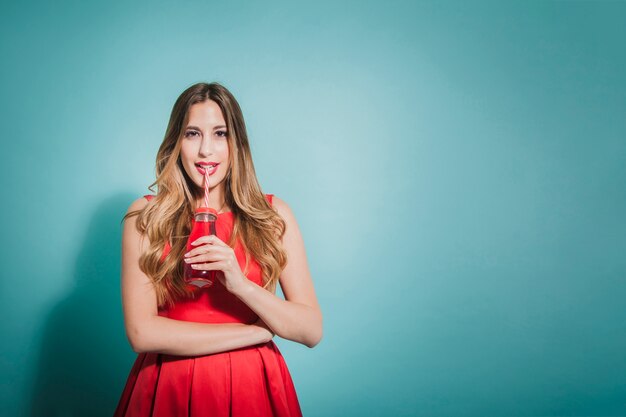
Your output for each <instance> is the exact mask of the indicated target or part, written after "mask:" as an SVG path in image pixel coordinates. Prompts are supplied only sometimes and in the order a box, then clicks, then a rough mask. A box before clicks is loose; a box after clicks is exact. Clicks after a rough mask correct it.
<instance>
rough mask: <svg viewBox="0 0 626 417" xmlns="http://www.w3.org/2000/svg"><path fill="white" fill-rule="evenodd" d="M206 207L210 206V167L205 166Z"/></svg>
mask: <svg viewBox="0 0 626 417" xmlns="http://www.w3.org/2000/svg"><path fill="white" fill-rule="evenodd" d="M204 207H209V167H208V166H206V165H205V166H204Z"/></svg>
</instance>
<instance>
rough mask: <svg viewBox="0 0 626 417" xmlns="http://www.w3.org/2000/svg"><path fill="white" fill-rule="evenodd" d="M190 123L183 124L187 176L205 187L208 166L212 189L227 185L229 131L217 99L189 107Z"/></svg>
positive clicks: (182, 159)
mask: <svg viewBox="0 0 626 417" xmlns="http://www.w3.org/2000/svg"><path fill="white" fill-rule="evenodd" d="M188 119H189V120H188V122H187V126H184V127H183V137H182V139H181V140H182V145H181V150H180V158H181V162H182V165H183V167H184V168H185V171H186V172H187V175H189V177H190V178H191V179H192V180H193V182H194V183H195V184H196V185H197V186H198V187H201V188H203V187H204V166H206V167H207V168H206V169H208V171H209V186H210V188H211V189H213V188H215V187H217V186H220V187H223V182H224V178H226V173H227V172H228V168H229V159H228V152H229V151H228V139H227V137H228V133H229V132H228V131H227V130H226V121H225V120H224V116H223V115H222V110H221V109H220V107H219V106H218V105H217V103H216V102H214V101H213V100H207V101H204V102H201V103H196V104H193V105H192V106H191V107H190V108H189V118H188Z"/></svg>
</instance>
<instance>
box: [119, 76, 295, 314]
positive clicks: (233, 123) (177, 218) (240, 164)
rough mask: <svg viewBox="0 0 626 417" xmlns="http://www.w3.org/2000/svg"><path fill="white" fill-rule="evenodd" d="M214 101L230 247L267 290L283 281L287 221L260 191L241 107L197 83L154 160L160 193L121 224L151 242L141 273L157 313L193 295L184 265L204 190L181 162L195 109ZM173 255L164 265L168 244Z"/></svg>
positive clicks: (178, 107)
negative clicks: (253, 267)
mask: <svg viewBox="0 0 626 417" xmlns="http://www.w3.org/2000/svg"><path fill="white" fill-rule="evenodd" d="M207 100H212V101H214V102H215V103H217V105H218V106H219V107H220V109H221V110H222V114H223V116H224V119H225V120H226V128H227V131H228V133H227V138H228V139H227V140H228V147H229V159H230V168H229V170H228V172H227V174H226V178H225V179H224V184H225V187H224V190H225V193H224V195H225V202H226V204H227V205H228V206H229V207H231V211H232V212H233V215H234V225H233V232H232V235H231V237H230V239H229V241H228V242H227V244H228V245H229V246H230V247H232V248H234V247H235V244H236V243H237V242H240V244H241V245H242V247H243V249H244V252H245V254H246V267H245V270H244V273H247V268H248V265H249V262H250V257H251V256H252V257H253V258H254V259H255V260H256V261H257V262H258V264H259V266H260V267H261V273H262V279H263V288H266V289H268V290H269V291H272V292H274V290H275V288H276V284H277V282H278V279H279V276H280V273H281V271H282V270H283V268H284V267H285V265H286V264H287V255H286V253H285V251H284V249H283V248H282V244H281V239H282V237H283V235H284V233H285V221H284V220H283V219H282V217H281V216H280V215H279V214H278V213H277V212H276V211H275V210H274V209H273V208H272V206H271V205H270V204H269V203H268V201H267V200H266V199H265V196H264V194H263V192H262V191H261V187H260V186H259V183H258V180H257V177H256V173H255V170H254V164H253V162H252V155H251V152H250V146H249V143H248V135H247V133H246V126H245V123H244V119H243V114H242V112H241V108H240V107H239V103H237V100H235V97H234V96H233V95H232V94H231V93H230V91H228V90H227V89H226V88H225V87H223V86H222V85H220V84H218V83H210V84H207V83H198V84H194V85H192V86H191V87H189V88H187V89H186V90H185V91H183V93H182V94H181V95H180V96H179V97H178V99H177V100H176V102H175V103H174V107H173V108H172V113H171V115H170V120H169V123H168V126H167V130H166V133H165V138H164V139H163V142H162V143H161V146H160V147H159V151H158V152H157V158H156V181H155V182H154V183H152V184H151V185H150V186H149V187H148V189H149V190H150V191H152V192H153V193H154V190H153V187H154V186H155V185H156V186H157V188H158V192H156V197H155V198H153V199H152V200H151V201H150V202H149V203H148V204H147V205H146V207H144V209H143V210H139V211H133V212H130V213H127V214H126V215H125V216H124V218H123V220H122V221H124V220H126V218H128V217H131V216H138V217H137V222H136V225H137V230H138V231H139V233H141V234H142V235H145V236H147V237H148V239H149V241H150V245H149V247H148V248H147V250H146V251H145V252H144V253H142V255H141V256H140V258H139V267H140V268H141V270H142V271H143V272H144V273H145V274H146V275H148V277H150V279H151V280H152V283H153V284H154V287H155V290H156V294H157V303H158V305H159V307H163V306H165V305H168V306H171V305H173V304H174V301H175V300H176V299H178V298H184V297H189V296H191V295H192V292H191V291H190V290H189V289H187V287H186V285H185V283H184V281H183V263H182V262H181V259H182V257H183V254H184V253H185V251H186V243H187V239H188V236H189V233H190V232H191V230H190V229H191V219H192V216H193V205H192V204H193V203H194V202H195V201H196V200H197V199H198V198H199V197H201V195H202V193H203V190H202V188H200V187H197V186H196V185H195V184H194V183H193V181H192V180H191V179H190V178H189V176H188V175H187V173H186V172H185V170H184V168H183V166H182V163H181V161H180V147H181V139H182V135H183V132H184V127H185V126H186V124H187V121H188V113H189V109H190V107H191V106H192V105H193V104H196V103H200V102H204V101H207ZM168 240H169V242H170V245H171V250H170V252H169V254H168V256H166V258H165V259H164V260H163V262H160V258H161V255H162V253H163V249H164V245H165V242H166V241H168Z"/></svg>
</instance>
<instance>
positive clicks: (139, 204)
mask: <svg viewBox="0 0 626 417" xmlns="http://www.w3.org/2000/svg"><path fill="white" fill-rule="evenodd" d="M152 197H154V196H153V195H149V194H148V195H144V196H143V197H139V198H138V199H136V200H135V201H133V202H132V203H130V206H129V207H128V210H127V212H128V213H130V212H131V211H141V210H143V209H144V208H145V207H146V206H147V205H148V202H149V201H150V200H151V199H152Z"/></svg>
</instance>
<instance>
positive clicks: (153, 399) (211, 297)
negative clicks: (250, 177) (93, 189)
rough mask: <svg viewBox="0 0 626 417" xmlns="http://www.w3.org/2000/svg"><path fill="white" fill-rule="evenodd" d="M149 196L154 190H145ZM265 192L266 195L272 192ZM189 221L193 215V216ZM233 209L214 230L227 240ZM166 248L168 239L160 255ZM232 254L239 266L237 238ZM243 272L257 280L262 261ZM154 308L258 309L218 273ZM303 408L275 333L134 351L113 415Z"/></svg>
mask: <svg viewBox="0 0 626 417" xmlns="http://www.w3.org/2000/svg"><path fill="white" fill-rule="evenodd" d="M145 197H146V198H147V199H148V201H149V200H150V199H151V198H152V197H153V196H151V195H147V196H145ZM266 198H267V199H268V201H269V202H270V204H271V202H272V194H267V195H266ZM192 223H193V219H192ZM232 227H233V213H232V212H226V213H220V214H219V215H218V219H217V221H216V234H217V237H219V238H220V239H221V240H222V241H224V242H227V241H228V239H229V238H230V235H231V233H232ZM169 251H170V246H169V243H166V245H165V248H164V250H163V255H162V257H161V260H163V259H165V257H166V256H167V254H168V253H169ZM235 255H236V256H237V260H238V261H239V265H240V266H241V270H242V271H243V270H244V266H245V254H244V252H243V250H242V248H241V246H240V245H239V244H237V245H235ZM247 278H248V279H249V280H251V281H252V282H254V283H256V284H258V285H262V284H261V282H262V280H261V268H260V266H259V264H258V263H257V262H256V261H254V260H251V262H250V264H249V265H248V274H247ZM159 315H160V316H164V317H169V318H172V319H175V320H184V321H193V322H201V323H245V324H252V323H254V322H255V321H256V320H257V319H258V316H257V315H256V313H254V311H252V310H251V309H250V308H249V307H248V306H247V305H246V304H245V303H243V302H242V301H241V300H239V299H238V298H237V297H236V296H234V295H233V294H231V293H230V292H228V291H227V290H226V288H224V286H223V285H222V284H221V283H220V282H219V281H216V282H215V283H214V284H213V285H212V286H211V287H209V288H208V289H199V290H198V293H197V294H196V296H195V298H194V299H185V300H180V301H178V302H176V304H175V305H174V306H173V307H171V308H169V309H161V310H159ZM122 416H124V417H135V416H137V417H147V416H151V417H176V416H190V417H204V416H206V417H209V416H210V417H254V416H263V417H269V416H280V417H288V416H302V412H301V410H300V405H299V403H298V397H297V395H296V390H295V387H294V384H293V381H292V379H291V375H290V374H289V370H288V369H287V365H286V363H285V361H284V359H283V356H282V354H281V353H280V351H279V350H278V347H277V346H276V344H275V343H274V342H273V341H270V342H267V343H262V344H258V345H254V346H248V347H243V348H239V349H235V350H232V351H228V352H220V353H215V354H210V355H203V356H175V355H168V354H161V353H140V354H139V355H138V356H137V359H136V360H135V363H134V365H133V367H132V369H131V371H130V375H129V376H128V380H127V381H126V386H125V387H124V390H123V392H122V395H121V398H120V401H119V403H118V405H117V409H116V410H115V414H114V417H122Z"/></svg>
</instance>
